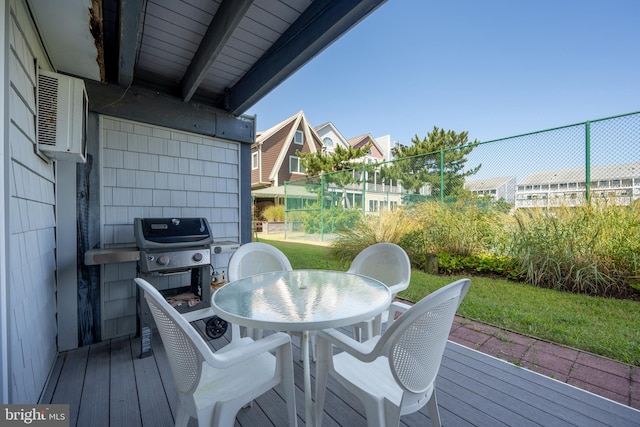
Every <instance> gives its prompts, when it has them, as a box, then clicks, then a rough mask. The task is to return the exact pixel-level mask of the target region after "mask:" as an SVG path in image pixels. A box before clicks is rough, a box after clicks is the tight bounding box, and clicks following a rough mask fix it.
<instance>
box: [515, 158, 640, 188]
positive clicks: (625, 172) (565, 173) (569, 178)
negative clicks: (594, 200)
mask: <svg viewBox="0 0 640 427" xmlns="http://www.w3.org/2000/svg"><path fill="white" fill-rule="evenodd" d="M590 176H591V181H598V180H604V179H628V178H638V177H640V162H636V163H627V164H619V165H606V166H592V167H591V174H590ZM584 180H585V168H568V169H558V170H551V171H546V172H536V173H532V174H530V175H527V176H526V177H525V178H524V179H522V180H521V181H520V182H518V185H534V184H564V183H569V182H584Z"/></svg>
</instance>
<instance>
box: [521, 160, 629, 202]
mask: <svg viewBox="0 0 640 427" xmlns="http://www.w3.org/2000/svg"><path fill="white" fill-rule="evenodd" d="M589 183H590V185H589V195H590V198H591V199H592V200H597V199H600V200H608V201H610V202H611V203H614V204H616V205H628V204H629V203H631V202H632V201H633V200H636V199H638V198H640V162H635V163H626V164H618V165H606V166H592V167H591V170H590V177H589ZM586 194H587V178H586V172H585V168H569V169H561V170H555V171H546V172H536V173H533V174H530V175H528V176H526V177H525V178H524V179H523V180H521V181H520V182H518V188H517V191H516V204H515V206H516V208H525V207H554V206H575V205H578V204H580V203H583V202H584V201H585V199H586Z"/></svg>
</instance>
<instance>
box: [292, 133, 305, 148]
mask: <svg viewBox="0 0 640 427" xmlns="http://www.w3.org/2000/svg"><path fill="white" fill-rule="evenodd" d="M293 142H294V143H295V144H298V145H303V144H304V134H303V133H302V131H301V130H297V131H296V136H295V137H294V138H293Z"/></svg>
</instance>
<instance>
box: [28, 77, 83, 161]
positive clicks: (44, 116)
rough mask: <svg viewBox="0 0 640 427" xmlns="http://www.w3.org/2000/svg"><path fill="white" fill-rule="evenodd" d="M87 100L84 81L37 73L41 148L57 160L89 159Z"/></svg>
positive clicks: (39, 146) (39, 141)
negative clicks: (87, 156)
mask: <svg viewBox="0 0 640 427" xmlns="http://www.w3.org/2000/svg"><path fill="white" fill-rule="evenodd" d="M88 105H89V102H88V99H87V92H86V90H85V87H84V81H82V79H77V78H75V77H70V76H65V75H62V74H57V73H51V72H48V71H40V73H39V74H38V138H37V140H38V150H40V151H42V152H43V153H44V154H46V155H47V157H50V158H52V159H57V160H67V161H75V162H82V163H84V162H85V161H86V154H87V145H86V139H87V136H86V133H87V117H88Z"/></svg>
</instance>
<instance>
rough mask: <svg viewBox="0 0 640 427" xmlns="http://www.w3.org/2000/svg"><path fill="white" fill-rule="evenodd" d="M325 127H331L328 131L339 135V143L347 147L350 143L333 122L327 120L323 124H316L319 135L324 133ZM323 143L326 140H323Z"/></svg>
mask: <svg viewBox="0 0 640 427" xmlns="http://www.w3.org/2000/svg"><path fill="white" fill-rule="evenodd" d="M325 129H329V130H328V132H332V133H334V134H335V135H336V136H337V137H338V141H337V142H338V143H339V144H340V145H341V146H342V147H343V148H347V147H348V146H349V145H348V144H347V139H346V138H345V137H344V136H343V135H342V133H341V132H340V131H339V130H338V128H336V127H335V126H334V125H333V123H332V122H326V123H323V124H321V125H320V126H316V129H315V130H316V132H317V133H318V135H320V134H321V133H323V132H324V131H325ZM322 144H323V145H324V141H323V142H322Z"/></svg>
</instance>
